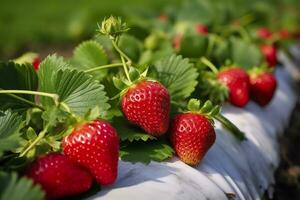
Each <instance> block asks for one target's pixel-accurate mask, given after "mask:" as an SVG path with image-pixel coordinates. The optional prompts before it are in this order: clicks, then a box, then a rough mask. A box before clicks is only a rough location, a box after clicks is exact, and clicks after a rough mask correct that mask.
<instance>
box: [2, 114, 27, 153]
mask: <svg viewBox="0 0 300 200" xmlns="http://www.w3.org/2000/svg"><path fill="white" fill-rule="evenodd" d="M22 125H23V120H22V117H21V116H19V115H18V114H17V113H14V112H12V111H10V110H7V111H5V112H3V113H1V116H0V156H1V155H2V153H3V152H4V151H14V150H15V149H16V148H18V147H19V144H20V140H21V137H20V135H21V134H20V129H21V128H22Z"/></svg>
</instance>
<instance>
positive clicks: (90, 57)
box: [71, 40, 108, 80]
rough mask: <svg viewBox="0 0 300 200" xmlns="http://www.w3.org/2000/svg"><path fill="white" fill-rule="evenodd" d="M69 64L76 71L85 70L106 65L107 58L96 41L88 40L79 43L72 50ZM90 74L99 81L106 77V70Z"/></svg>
mask: <svg viewBox="0 0 300 200" xmlns="http://www.w3.org/2000/svg"><path fill="white" fill-rule="evenodd" d="M73 54H74V55H73V57H72V59H71V63H72V64H73V65H74V66H75V67H76V69H78V70H82V71H84V70H87V69H91V68H94V67H97V66H101V65H105V64H107V63H108V57H107V55H106V53H105V51H104V49H103V47H102V46H101V45H100V44H99V43H98V42H96V41H93V40H89V41H85V42H83V43H81V44H80V45H79V46H77V47H76V48H75V50H74V53H73ZM91 74H92V75H93V76H94V77H95V78H96V79H99V80H102V79H103V77H105V76H106V75H107V70H105V69H103V70H99V71H94V72H91Z"/></svg>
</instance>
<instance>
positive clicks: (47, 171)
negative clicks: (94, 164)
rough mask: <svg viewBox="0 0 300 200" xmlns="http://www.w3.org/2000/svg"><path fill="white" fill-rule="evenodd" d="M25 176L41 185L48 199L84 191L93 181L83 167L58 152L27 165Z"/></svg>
mask: <svg viewBox="0 0 300 200" xmlns="http://www.w3.org/2000/svg"><path fill="white" fill-rule="evenodd" d="M26 176H28V177H29V178H31V179H33V181H34V182H35V183H36V184H40V185H41V186H42V188H43V189H44V190H45V192H46V194H47V198H48V199H57V198H61V197H66V196H73V195H76V194H79V193H82V192H85V191H87V190H89V188H90V187H91V185H92V181H93V179H92V176H91V175H90V174H89V173H88V172H87V171H86V170H85V169H83V168H82V167H81V166H79V165H78V164H77V163H74V162H73V161H71V160H70V159H69V158H67V157H66V156H64V155H62V154H59V153H52V154H48V155H45V156H43V157H40V158H38V159H37V160H36V161H35V162H33V163H32V164H31V165H30V166H29V168H28V170H27V172H26ZM16 192H18V191H16Z"/></svg>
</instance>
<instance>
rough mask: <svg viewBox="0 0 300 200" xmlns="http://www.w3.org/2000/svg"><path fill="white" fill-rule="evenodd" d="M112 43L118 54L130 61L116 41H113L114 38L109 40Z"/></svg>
mask: <svg viewBox="0 0 300 200" xmlns="http://www.w3.org/2000/svg"><path fill="white" fill-rule="evenodd" d="M111 41H112V44H113V46H114V48H115V49H116V50H117V52H119V54H120V55H121V56H123V57H124V58H126V60H127V61H129V62H132V61H131V59H130V58H129V57H128V56H127V55H126V54H125V53H124V52H123V51H122V50H121V49H120V48H119V47H118V45H117V43H116V42H115V40H111Z"/></svg>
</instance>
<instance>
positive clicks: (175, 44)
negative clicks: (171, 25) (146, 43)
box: [172, 34, 183, 51]
mask: <svg viewBox="0 0 300 200" xmlns="http://www.w3.org/2000/svg"><path fill="white" fill-rule="evenodd" d="M182 38H183V35H182V34H177V35H175V36H174V37H173V41H172V45H173V48H174V49H175V50H177V51H178V50H179V49H180V46H181V41H182Z"/></svg>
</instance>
